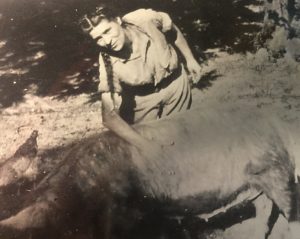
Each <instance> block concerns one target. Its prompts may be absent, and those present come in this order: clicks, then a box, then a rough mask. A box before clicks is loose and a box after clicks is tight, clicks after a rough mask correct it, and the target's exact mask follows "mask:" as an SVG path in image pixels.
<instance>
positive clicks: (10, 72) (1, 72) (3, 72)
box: [0, 68, 29, 76]
mask: <svg viewBox="0 0 300 239" xmlns="http://www.w3.org/2000/svg"><path fill="white" fill-rule="evenodd" d="M28 72H29V69H26V68H24V69H21V68H16V69H12V68H10V69H8V68H6V69H3V70H0V76H3V75H24V74H26V73H28Z"/></svg>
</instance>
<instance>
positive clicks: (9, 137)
mask: <svg viewBox="0 0 300 239" xmlns="http://www.w3.org/2000/svg"><path fill="white" fill-rule="evenodd" d="M206 54H208V55H210V58H209V60H208V61H207V62H206V63H205V64H203V76H202V79H201V80H200V82H198V83H197V84H195V87H194V89H193V107H197V106H199V105H202V106H203V105H205V106H207V107H214V105H219V104H225V103H226V104H228V103H229V104H230V103H231V102H232V103H234V104H235V105H236V104H238V105H240V106H241V107H243V106H246V105H254V106H256V107H257V109H258V110H263V111H270V112H273V113H274V112H275V113H276V114H277V115H279V116H280V117H281V118H282V119H283V120H285V121H286V122H288V123H290V124H298V123H299V117H300V112H299V111H300V64H299V62H296V61H295V60H294V59H293V58H292V57H291V56H290V55H289V54H286V55H285V56H284V57H282V58H278V59H275V58H272V57H271V56H270V54H269V52H268V51H267V50H266V49H260V50H259V51H258V52H257V53H256V54H251V53H247V54H243V55H242V54H232V55H229V54H228V53H224V52H221V51H219V50H216V49H211V50H208V51H207V52H206ZM100 109H101V102H100V100H99V101H96V102H95V103H89V95H87V94H81V95H79V96H71V97H68V98H65V99H63V100H62V99H55V98H54V97H44V98H41V97H38V96H36V95H35V94H34V93H33V94H27V95H26V96H25V100H24V101H23V102H21V103H19V104H15V105H13V106H11V107H9V108H6V109H3V110H2V111H1V113H0V130H1V132H2V133H1V134H0V145H1V148H0V158H1V160H4V159H6V158H7V157H9V156H11V155H12V154H13V153H14V152H15V151H16V149H17V148H18V146H20V145H21V144H22V143H23V142H24V141H25V140H26V139H27V138H28V136H29V135H30V133H31V132H32V131H33V130H38V131H39V137H38V146H39V150H41V151H42V150H43V149H47V148H52V147H55V146H62V145H65V144H68V143H70V142H72V141H77V140H78V139H82V138H84V137H88V136H90V135H91V134H94V133H95V132H101V131H103V130H104V127H103V125H102V123H101V111H100ZM220 120H221V119H220ZM299 137H300V135H299ZM293 227H295V228H296V229H295V230H294V231H295V232H294V234H295V235H297V236H298V237H297V236H296V237H295V238H300V237H299V235H300V229H299V228H298V226H297V225H296V226H293ZM298 232H299V233H298ZM278 235H279V234H278ZM278 238H281V237H279V236H278Z"/></svg>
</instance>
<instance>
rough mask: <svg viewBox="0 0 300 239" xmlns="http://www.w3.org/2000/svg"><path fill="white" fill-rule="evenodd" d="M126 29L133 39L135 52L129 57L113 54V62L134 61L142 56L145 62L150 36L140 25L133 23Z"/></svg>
mask: <svg viewBox="0 0 300 239" xmlns="http://www.w3.org/2000/svg"><path fill="white" fill-rule="evenodd" d="M126 31H128V33H129V34H130V36H131V39H132V47H133V53H132V54H131V56H130V58H129V59H124V58H118V57H115V56H111V63H112V64H114V63H116V62H118V61H119V62H122V63H126V62H128V61H132V60H135V59H138V58H140V57H142V59H143V62H145V61H146V56H147V51H148V48H149V46H150V38H149V36H148V35H147V34H146V33H145V32H143V31H141V30H140V29H139V27H137V26H135V25H131V24H130V25H128V26H126Z"/></svg>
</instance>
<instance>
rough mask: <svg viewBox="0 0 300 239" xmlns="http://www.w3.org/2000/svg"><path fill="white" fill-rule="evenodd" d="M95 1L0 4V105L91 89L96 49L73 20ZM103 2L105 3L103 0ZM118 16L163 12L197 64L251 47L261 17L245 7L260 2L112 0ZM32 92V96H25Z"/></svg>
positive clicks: (21, 0)
mask: <svg viewBox="0 0 300 239" xmlns="http://www.w3.org/2000/svg"><path fill="white" fill-rule="evenodd" d="M99 2H103V1H99V0H84V1H83V0H68V1H67V0H49V1H42V0H11V1H9V0H4V1H1V2H0V9H1V10H0V43H1V47H0V58H1V59H0V106H2V107H8V106H10V105H12V104H13V103H14V102H19V101H21V100H22V99H23V95H24V94H26V93H28V92H31V91H34V92H33V93H36V94H38V95H41V96H45V95H56V96H58V97H65V96H68V95H74V94H80V93H83V92H85V93H95V92H96V91H97V55H98V49H97V46H96V45H95V44H94V43H93V42H92V41H91V40H90V39H89V38H88V37H87V36H86V35H84V34H83V33H82V32H81V30H80V28H79V27H78V24H77V22H78V19H79V17H80V16H81V15H82V14H83V13H85V12H86V11H88V10H89V9H91V8H93V7H95V5H97V4H98V3H99ZM104 2H105V1H104ZM106 2H107V4H109V5H110V6H113V7H114V8H116V10H117V11H118V12H119V13H120V15H123V14H124V13H126V12H128V11H131V10H134V9H137V8H141V7H143V8H153V9H156V10H161V11H166V12H168V13H169V14H170V15H171V17H172V19H173V20H174V22H175V23H176V24H177V25H178V26H180V28H181V29H182V30H183V32H184V33H185V34H186V37H187V40H188V42H189V44H190V46H191V48H192V49H193V52H194V54H195V55H196V56H197V58H198V59H199V61H200V62H201V61H204V60H205V56H204V55H203V50H205V49H207V48H216V47H218V48H221V49H223V50H226V51H229V52H244V51H246V50H251V49H252V39H253V36H254V35H255V34H256V32H257V31H258V30H259V26H258V25H257V24H255V23H257V22H260V21H262V18H263V14H262V13H255V12H253V11H251V10H250V9H249V8H248V7H247V6H248V5H250V4H254V5H259V4H261V3H260V1H250V0H246V1H233V0H223V1H219V0H211V1H204V0H180V1H179V0H165V1H160V0H126V1H125V0H118V1H116V0H113V1H106ZM31 93H32V92H31Z"/></svg>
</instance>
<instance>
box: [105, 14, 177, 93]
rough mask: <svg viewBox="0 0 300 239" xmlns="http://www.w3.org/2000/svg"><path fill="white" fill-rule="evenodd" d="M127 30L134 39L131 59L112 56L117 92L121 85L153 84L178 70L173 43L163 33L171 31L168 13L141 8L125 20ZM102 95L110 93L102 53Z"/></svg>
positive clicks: (114, 83)
mask: <svg viewBox="0 0 300 239" xmlns="http://www.w3.org/2000/svg"><path fill="white" fill-rule="evenodd" d="M122 20H123V22H124V23H125V31H128V32H127V33H128V34H130V37H131V39H132V48H133V49H132V50H133V53H132V54H131V56H130V58H129V59H120V58H117V57H113V56H110V59H111V64H112V70H113V85H114V90H115V92H119V93H121V92H122V87H121V85H122V83H125V84H126V85H132V86H139V85H145V84H154V86H156V85H157V84H158V83H160V82H161V81H162V80H163V79H165V78H166V77H168V76H169V75H171V74H172V72H173V71H174V70H175V69H177V68H178V66H179V62H178V56H177V52H176V51H175V49H174V47H173V45H172V44H170V43H168V42H167V40H166V37H165V35H164V33H166V32H168V31H170V30H171V29H172V20H171V18H170V17H169V15H168V14H166V13H163V12H157V11H154V10H151V9H139V10H136V11H134V12H131V13H129V14H127V15H125V16H124V17H123V18H122ZM99 65H100V67H99V71H100V84H99V91H100V92H109V91H110V88H109V86H108V79H107V78H108V77H107V72H106V68H105V64H104V61H103V57H102V55H101V53H100V56H99Z"/></svg>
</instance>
